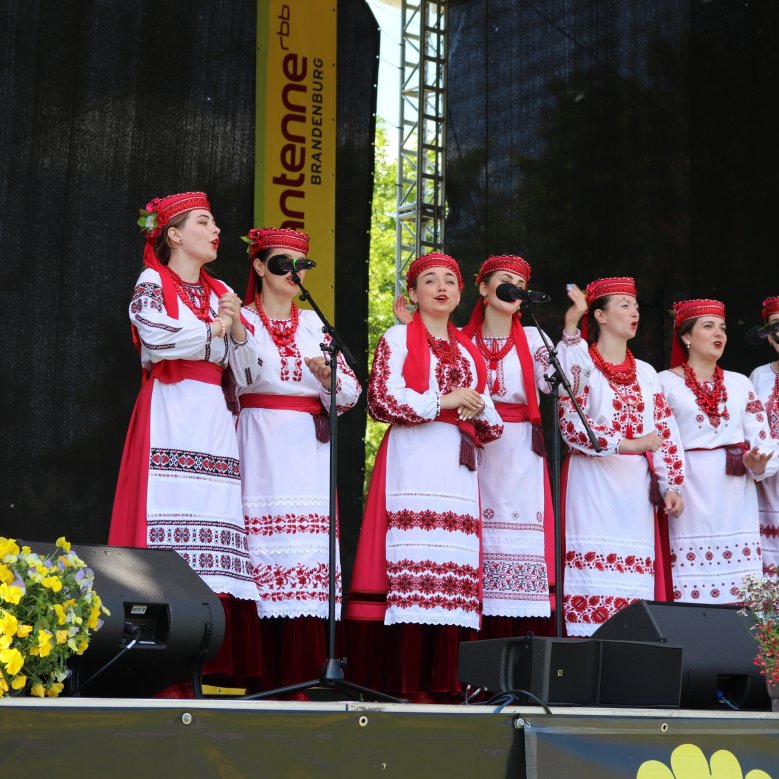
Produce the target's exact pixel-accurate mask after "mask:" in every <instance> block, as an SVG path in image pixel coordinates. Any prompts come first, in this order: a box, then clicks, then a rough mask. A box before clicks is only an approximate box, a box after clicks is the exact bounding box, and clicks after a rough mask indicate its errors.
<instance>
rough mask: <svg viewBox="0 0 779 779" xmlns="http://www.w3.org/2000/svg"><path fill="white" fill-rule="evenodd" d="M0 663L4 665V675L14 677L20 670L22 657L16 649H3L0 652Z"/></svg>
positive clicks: (22, 661) (22, 662) (22, 663)
mask: <svg viewBox="0 0 779 779" xmlns="http://www.w3.org/2000/svg"><path fill="white" fill-rule="evenodd" d="M0 663H3V665H5V671H6V673H9V674H11V676H15V675H16V674H18V673H19V671H21V670H22V666H23V665H24V655H23V654H22V653H21V652H20V651H19V650H18V649H3V650H2V651H0Z"/></svg>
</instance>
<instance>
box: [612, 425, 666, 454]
mask: <svg viewBox="0 0 779 779" xmlns="http://www.w3.org/2000/svg"><path fill="white" fill-rule="evenodd" d="M662 443H663V442H662V439H661V438H660V436H659V435H658V434H657V433H655V432H654V430H653V431H652V432H651V433H647V434H646V435H642V436H641V437H640V438H623V439H622V440H621V441H620V442H619V448H618V449H617V451H619V452H622V454H644V452H656V451H657V450H658V449H659V448H660V446H661V445H662Z"/></svg>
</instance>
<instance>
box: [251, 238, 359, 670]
mask: <svg viewBox="0 0 779 779" xmlns="http://www.w3.org/2000/svg"><path fill="white" fill-rule="evenodd" d="M244 240H245V241H247V242H248V243H249V247H248V251H249V257H250V261H251V267H250V270H249V281H248V285H247V289H246V295H245V296H244V301H245V303H246V307H245V308H244V309H243V313H244V316H245V317H246V319H247V320H248V322H249V323H250V324H251V325H252V327H253V331H254V335H253V336H252V341H253V343H254V347H255V349H256V352H257V355H258V359H257V360H255V362H254V364H253V365H250V366H247V367H246V369H245V371H244V372H243V374H242V375H240V376H239V377H238V379H237V384H238V398H239V401H240V405H241V412H240V415H239V417H238V446H239V450H240V453H241V485H242V497H243V512H244V519H245V521H246V529H247V532H248V534H249V555H250V558H251V568H252V574H253V576H254V581H255V584H256V585H257V589H258V591H259V600H258V601H257V611H258V614H259V616H260V617H261V618H263V620H262V630H263V638H264V641H263V646H264V647H266V652H271V651H275V652H276V653H277V656H276V658H275V661H274V662H270V661H269V662H268V664H267V667H266V671H267V673H266V679H265V682H266V683H268V684H288V683H293V682H300V681H303V680H304V678H315V677H316V676H317V675H318V674H319V671H320V670H321V667H322V663H323V662H324V660H325V657H326V646H325V630H324V622H323V620H325V619H326V618H327V615H328V572H329V567H328V550H329V545H328V539H329V517H330V495H329V493H330V478H329V474H330V467H329V464H330V429H329V424H328V416H327V414H328V412H329V410H330V367H329V365H328V364H326V362H325V358H324V356H323V355H322V348H321V346H320V344H322V343H323V342H325V343H326V342H327V341H328V340H329V337H327V336H324V335H323V334H322V324H321V322H320V320H319V318H318V317H317V315H316V314H315V313H314V312H313V311H307V310H300V309H298V307H297V306H296V305H295V303H294V298H295V296H296V295H299V294H300V287H299V286H298V285H297V284H296V283H295V282H294V281H293V280H292V278H291V275H290V273H289V272H282V273H279V270H280V268H278V267H277V266H276V263H274V262H272V258H274V257H276V258H277V261H278V257H280V256H281V257H283V256H286V257H288V258H291V259H299V258H304V257H305V256H306V254H307V252H308V246H309V237H308V236H307V235H305V234H304V233H299V232H296V231H295V230H280V229H259V230H258V229H255V230H251V231H250V232H249V235H248V236H247V237H246V238H245V239H244ZM299 275H300V278H301V280H302V279H303V278H304V277H305V275H306V271H304V270H301V271H299ZM337 380H338V386H337V394H336V404H337V408H338V413H339V414H341V413H343V412H344V411H347V410H348V409H350V408H351V407H352V406H354V404H355V403H356V402H357V399H358V397H359V395H360V385H359V383H358V381H357V379H356V377H355V375H354V374H353V373H352V371H351V370H350V369H349V367H348V366H347V365H346V362H345V361H344V360H343V358H342V357H341V356H340V355H339V358H338V374H337ZM336 584H337V597H338V601H337V605H336V614H337V616H339V617H340V604H341V572H340V567H339V568H338V570H337V579H336ZM266 618H267V619H266ZM265 639H267V640H265ZM279 672H280V674H281V677H280V678H278V673H279Z"/></svg>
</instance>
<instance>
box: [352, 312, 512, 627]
mask: <svg viewBox="0 0 779 779" xmlns="http://www.w3.org/2000/svg"><path fill="white" fill-rule="evenodd" d="M459 350H460V355H461V361H460V366H461V372H462V378H458V380H457V383H456V386H468V387H471V388H475V387H476V367H475V364H474V362H473V360H472V358H471V356H470V355H469V354H468V353H467V351H466V350H465V349H464V348H463V347H462V346H461V345H459ZM407 353H408V351H407V347H406V326H405V325H396V326H394V327H391V328H390V329H389V330H388V331H387V332H386V334H385V335H384V336H383V338H382V339H381V340H380V341H379V344H378V346H377V347H376V355H375V357H374V362H373V369H372V371H371V380H370V386H369V391H368V408H369V410H370V413H371V415H372V416H373V417H374V418H375V419H377V420H379V421H381V422H390V423H392V427H391V428H390V429H389V431H388V436H389V438H388V442H387V461H386V474H385V497H386V514H387V531H386V566H387V608H386V613H385V618H384V623H385V624H386V625H392V624H397V623H421V624H428V625H460V626H461V627H467V628H476V629H478V628H479V626H480V618H481V612H480V603H479V600H480V587H481V575H480V574H481V569H480V553H481V544H480V535H481V528H480V513H479V484H478V472H479V471H478V469H477V470H475V471H471V470H468V468H466V467H465V466H464V465H461V464H460V431H459V430H458V428H457V426H456V425H453V424H450V423H448V422H441V421H434V420H435V418H436V416H437V415H438V412H439V397H440V396H441V395H443V394H446V393H448V392H450V391H451V390H452V389H453V386H450V377H449V376H448V375H447V371H446V369H442V368H439V365H440V364H439V361H438V359H437V358H436V357H435V355H433V354H431V355H430V385H429V386H430V389H428V390H426V391H425V392H422V393H419V392H416V391H415V390H412V389H410V388H408V387H407V386H406V383H405V380H404V378H403V364H404V362H405V359H406V355H407ZM482 398H483V399H484V402H485V411H484V413H483V414H482V416H481V417H480V418H478V419H476V420H474V421H475V424H476V434H477V438H478V439H479V440H480V441H481V442H482V443H485V442H487V441H490V440H493V439H495V438H497V437H498V436H500V434H501V431H502V429H503V426H502V423H501V421H500V417H499V416H498V414H497V412H496V411H495V406H494V405H493V403H492V400H491V399H490V397H489V395H486V394H485V395H482ZM373 478H374V479H375V478H377V476H376V475H375V474H374V477H373ZM363 532H365V523H363Z"/></svg>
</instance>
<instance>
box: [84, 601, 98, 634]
mask: <svg viewBox="0 0 779 779" xmlns="http://www.w3.org/2000/svg"><path fill="white" fill-rule="evenodd" d="M99 617H100V607H99V606H93V608H92V611H90V612H89V619H88V620H87V627H88V628H89V629H90V630H97V620H98V618H99Z"/></svg>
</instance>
